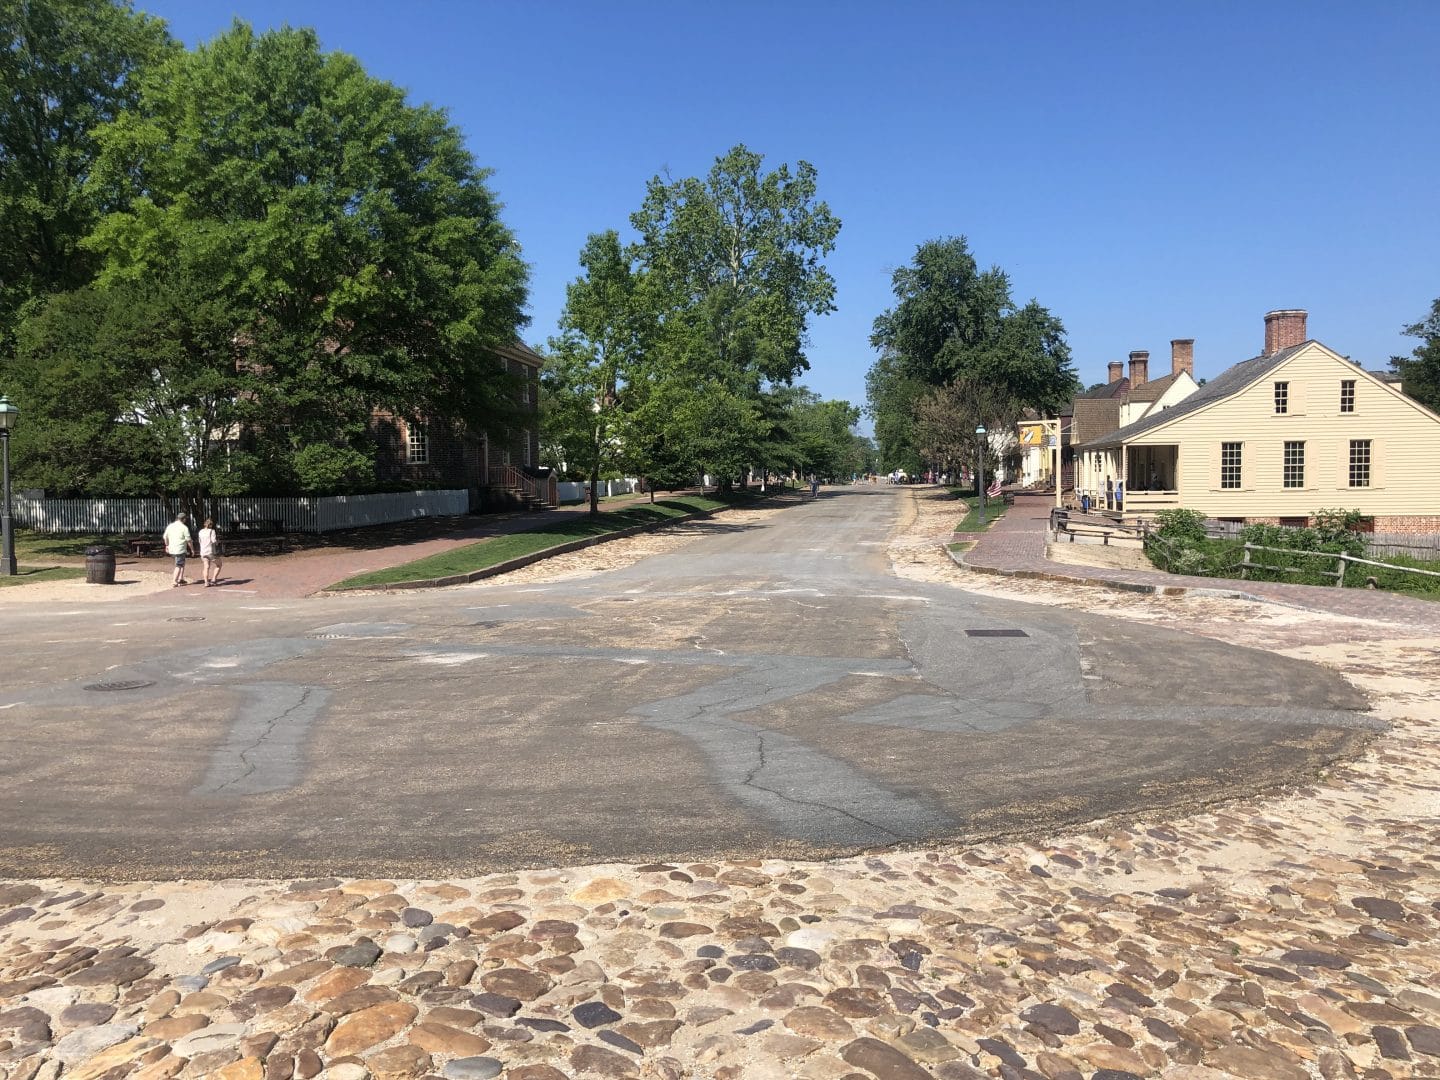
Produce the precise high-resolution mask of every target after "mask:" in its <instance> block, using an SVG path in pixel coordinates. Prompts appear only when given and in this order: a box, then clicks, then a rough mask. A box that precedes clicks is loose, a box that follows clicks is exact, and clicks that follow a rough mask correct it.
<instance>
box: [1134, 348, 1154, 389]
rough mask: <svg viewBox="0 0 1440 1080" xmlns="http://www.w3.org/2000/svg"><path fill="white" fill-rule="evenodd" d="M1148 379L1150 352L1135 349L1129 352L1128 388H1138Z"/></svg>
mask: <svg viewBox="0 0 1440 1080" xmlns="http://www.w3.org/2000/svg"><path fill="white" fill-rule="evenodd" d="M1149 381H1150V353H1149V352H1148V351H1147V350H1145V349H1136V350H1135V351H1134V352H1132V353H1131V354H1130V389H1131V390H1138V389H1140V387H1142V386H1144V385H1145V384H1146V383H1147V382H1149Z"/></svg>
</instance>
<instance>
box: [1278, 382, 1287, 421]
mask: <svg viewBox="0 0 1440 1080" xmlns="http://www.w3.org/2000/svg"><path fill="white" fill-rule="evenodd" d="M1289 411H1290V384H1289V383H1288V382H1277V383H1276V384H1275V415H1277V416H1279V415H1280V414H1282V413H1288V412H1289Z"/></svg>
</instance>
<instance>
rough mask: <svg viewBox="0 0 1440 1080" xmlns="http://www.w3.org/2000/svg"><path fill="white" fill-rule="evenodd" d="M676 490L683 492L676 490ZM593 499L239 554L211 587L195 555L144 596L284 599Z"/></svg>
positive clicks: (543, 521)
mask: <svg viewBox="0 0 1440 1080" xmlns="http://www.w3.org/2000/svg"><path fill="white" fill-rule="evenodd" d="M670 494H671V493H669V492H662V493H660V494H659V495H658V496H657V498H661V499H665V498H669V497H670ZM676 494H684V493H683V492H677V493H676ZM649 499H650V496H649V495H634V496H627V497H623V498H615V499H607V500H605V501H604V502H602V503H601V504H600V507H601V511H602V513H603V512H606V511H609V510H620V509H624V508H625V507H627V506H633V505H635V504H637V503H641V502H648V501H649ZM588 510H589V505H588V504H586V503H579V504H576V505H573V506H560V507H554V508H552V509H549V510H540V511H536V512H533V513H513V514H495V515H490V516H486V517H477V518H464V519H460V520H461V521H463V524H462V525H460V526H459V527H458V528H457V529H456V530H455V531H454V532H452V533H449V534H447V535H445V536H441V537H432V538H428V539H417V540H411V541H404V542H400V543H395V544H389V545H386V546H384V547H358V546H349V547H320V548H310V549H307V550H304V551H292V552H290V553H288V554H285V555H238V556H231V557H227V558H226V559H225V566H224V570H223V573H222V574H221V581H222V584H221V586H220V587H219V588H215V589H207V588H205V587H204V586H203V585H199V584H195V583H196V582H198V581H200V580H201V574H202V569H201V562H200V560H199V559H192V560H191V562H190V564H189V565H188V566H187V568H186V573H187V575H188V576H189V578H190V581H191V584H190V585H189V586H187V587H185V588H183V589H166V590H164V591H162V592H159V593H153V594H151V595H150V596H148V597H145V598H144V599H146V600H147V601H150V602H153V603H167V604H184V603H198V602H204V603H223V602H225V601H227V600H236V599H256V598H260V599H282V598H293V597H301V596H310V595H311V594H313V593H316V592H319V591H320V590H321V589H324V588H325V587H326V586H329V585H333V584H335V583H336V582H337V581H343V580H345V579H346V578H348V577H353V576H354V575H356V574H363V573H365V572H366V571H369V570H383V569H385V568H386V567H389V566H397V565H399V564H401V563H407V562H414V561H415V560H416V559H424V558H427V557H428V556H431V555H438V554H439V553H441V552H443V551H449V550H450V549H452V548H457V547H463V546H465V545H466V544H473V543H475V542H476V541H477V540H487V539H489V538H491V537H494V536H504V535H507V534H510V533H517V532H525V531H526V530H528V529H533V528H536V527H538V526H544V525H553V524H555V523H556V522H558V521H561V520H563V519H564V518H565V517H567V516H569V515H572V514H584V513H587V512H588ZM121 565H123V566H129V567H133V568H135V569H140V570H155V569H166V568H167V567H166V560H164V559H160V558H143V559H126V558H122V559H121Z"/></svg>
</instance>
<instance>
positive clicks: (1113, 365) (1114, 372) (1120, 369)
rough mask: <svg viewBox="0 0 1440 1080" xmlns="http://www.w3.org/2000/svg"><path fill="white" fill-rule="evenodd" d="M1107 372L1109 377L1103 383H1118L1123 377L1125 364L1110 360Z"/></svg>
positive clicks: (1121, 361)
mask: <svg viewBox="0 0 1440 1080" xmlns="http://www.w3.org/2000/svg"><path fill="white" fill-rule="evenodd" d="M1109 371H1110V377H1109V378H1108V379H1106V380H1105V381H1106V382H1107V383H1113V382H1119V381H1120V380H1121V379H1123V378H1124V377H1125V362H1124V361H1123V360H1111V361H1110V368H1109Z"/></svg>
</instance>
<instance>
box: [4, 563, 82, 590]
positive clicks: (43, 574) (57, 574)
mask: <svg viewBox="0 0 1440 1080" xmlns="http://www.w3.org/2000/svg"><path fill="white" fill-rule="evenodd" d="M84 576H85V571H84V570H83V569H82V568H81V567H78V566H22V567H20V572H19V573H17V574H16V575H15V576H14V577H9V576H6V577H0V588H4V587H5V586H6V585H29V584H30V583H31V582H32V581H64V580H65V579H66V578H83V577H84Z"/></svg>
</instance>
